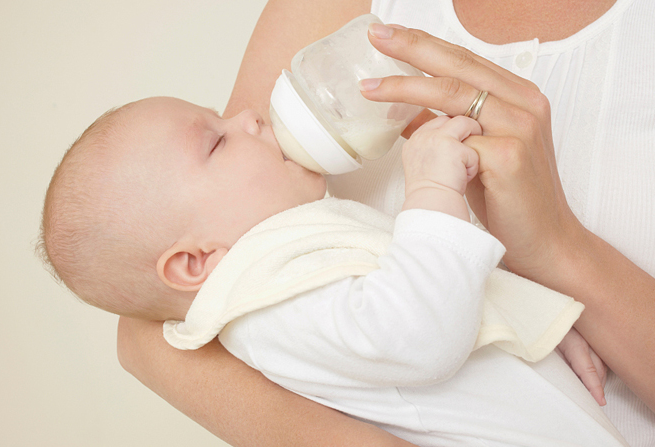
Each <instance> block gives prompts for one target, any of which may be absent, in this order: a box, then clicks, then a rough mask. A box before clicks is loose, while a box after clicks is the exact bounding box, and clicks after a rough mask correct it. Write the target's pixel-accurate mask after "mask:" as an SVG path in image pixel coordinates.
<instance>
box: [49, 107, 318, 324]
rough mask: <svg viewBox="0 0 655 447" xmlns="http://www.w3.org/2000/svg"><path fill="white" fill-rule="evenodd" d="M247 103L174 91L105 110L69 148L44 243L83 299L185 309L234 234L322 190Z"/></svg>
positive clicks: (114, 308)
mask: <svg viewBox="0 0 655 447" xmlns="http://www.w3.org/2000/svg"><path fill="white" fill-rule="evenodd" d="M324 194H325V180H324V179H323V177H322V176H320V175H319V174H316V173H313V172H310V171H308V170H306V169H304V168H302V167H300V166H299V165H297V164H295V163H294V162H292V161H289V160H285V158H284V157H283V155H282V152H281V150H280V148H279V146H278V144H277V141H276V140H275V137H274V136H273V132H272V130H271V128H270V126H267V125H264V124H263V123H262V119H261V118H260V117H259V116H258V115H257V114H256V113H255V112H252V111H246V112H242V113H241V114H239V115H237V116H235V117H233V118H230V119H222V118H221V117H220V116H219V115H218V114H217V113H216V112H214V111H212V110H210V109H205V108H202V107H199V106H196V105H193V104H190V103H187V102H185V101H182V100H179V99H174V98H149V99H145V100H142V101H137V102H135V103H131V104H128V105H126V106H123V107H121V108H119V109H117V110H114V111H110V112H108V113H106V114H105V115H103V116H102V117H100V118H99V119H98V120H97V121H96V122H95V123H93V124H92V125H91V126H90V127H89V128H88V129H87V130H86V131H85V132H84V133H83V134H82V136H81V137H80V138H79V139H78V140H77V141H76V142H75V143H74V144H73V146H72V147H71V148H70V149H69V150H68V152H67V153H66V155H65V156H64V158H63V160H62V161H61V163H60V165H59V167H58V168H57V170H56V171H55V174H54V176H53V178H52V181H51V183H50V187H49V188H48V192H47V194H46V200H45V206H44V211H43V223H42V242H41V244H40V245H41V247H42V252H43V253H44V257H45V258H46V259H47V262H48V263H49V264H50V265H51V266H52V267H53V270H54V272H55V273H56V276H58V277H59V278H60V279H61V280H63V282H64V283H65V284H66V285H67V286H68V287H69V288H70V289H71V290H72V291H73V292H74V293H75V294H76V295H78V296H79V297H80V298H81V299H83V300H84V301H86V302H88V303H90V304H92V305H94V306H97V307H100V308H102V309H105V310H108V311H110V312H113V313H117V314H121V315H127V316H132V317H139V318H147V319H158V320H161V319H183V318H184V315H185V314H186V311H187V310H188V307H189V305H190V304H191V301H192V300H193V297H194V296H195V294H196V292H197V291H198V289H199V288H200V286H201V285H202V284H203V282H204V281H205V279H206V278H207V276H208V275H209V273H211V271H212V270H213V269H214V267H215V266H216V265H217V264H218V263H219V261H220V260H221V258H222V257H223V256H224V255H225V254H226V253H227V252H228V250H229V249H230V248H231V247H232V245H233V244H234V243H235V242H236V241H237V239H239V237H241V236H242V235H243V234H245V233H246V232H247V231H248V230H249V229H250V228H252V227H253V226H254V225H256V224H257V223H259V222H261V221H262V220H264V219H266V218H268V217H270V216H272V215H274V214H276V213H278V212H281V211H284V210H286V209H289V208H292V207H294V206H297V205H301V204H304V203H309V202H312V201H314V200H318V199H321V198H323V196H324Z"/></svg>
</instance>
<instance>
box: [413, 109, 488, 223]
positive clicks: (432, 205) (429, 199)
mask: <svg viewBox="0 0 655 447" xmlns="http://www.w3.org/2000/svg"><path fill="white" fill-rule="evenodd" d="M481 133H482V129H481V128H480V125H479V124H478V122H477V121H475V120H472V119H470V118H465V117H463V116H457V117H454V118H449V117H447V116H440V117H437V118H435V119H433V120H431V121H428V122H427V123H425V124H423V125H422V126H421V127H420V128H418V129H417V130H416V131H415V132H414V133H413V134H412V136H411V138H410V139H409V140H407V142H406V143H405V145H404V146H403V166H404V169H405V205H404V206H403V209H410V208H425V209H431V210H435V211H442V212H446V213H449V214H452V215H455V216H457V217H460V218H462V219H465V220H468V219H469V214H468V210H467V208H466V203H465V202H464V198H463V196H464V192H465V191H466V185H467V183H468V182H469V181H470V180H471V179H473V177H475V176H476V175H477V173H478V154H477V152H475V151H474V150H473V149H471V148H470V147H468V146H466V145H465V144H463V143H462V141H463V140H465V139H466V138H468V137H469V136H470V135H480V134H481Z"/></svg>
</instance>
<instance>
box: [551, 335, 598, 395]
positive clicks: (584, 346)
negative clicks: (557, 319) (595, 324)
mask: <svg viewBox="0 0 655 447" xmlns="http://www.w3.org/2000/svg"><path fill="white" fill-rule="evenodd" d="M555 350H556V351H557V353H558V354H559V356H560V357H562V359H563V360H564V361H565V362H566V363H567V364H568V365H569V366H570V367H571V369H572V370H573V372H574V373H575V375H576V376H578V377H579V378H580V380H581V381H582V383H583V384H584V386H585V387H586V388H587V389H588V390H589V392H590V393H591V395H592V396H593V398H594V399H595V400H596V402H598V405H600V406H603V405H605V404H606V403H607V402H606V401H605V381H606V380H607V366H605V363H604V362H603V361H602V360H601V358H600V357H598V354H596V352H594V350H593V349H591V346H589V343H587V340H585V339H584V337H582V335H580V333H579V332H578V331H576V330H575V329H574V328H571V330H570V331H569V333H568V334H566V335H565V336H564V339H563V340H562V341H561V342H560V344H559V345H557V348H556V349H555Z"/></svg>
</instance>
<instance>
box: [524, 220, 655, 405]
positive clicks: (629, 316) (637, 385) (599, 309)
mask: <svg viewBox="0 0 655 447" xmlns="http://www.w3.org/2000/svg"><path fill="white" fill-rule="evenodd" d="M565 244H566V245H567V246H566V247H564V248H563V249H562V250H561V252H562V253H563V255H562V256H561V262H559V263H555V265H552V266H551V267H550V268H548V269H543V272H544V273H543V275H542V276H543V277H541V278H535V279H536V280H537V281H540V282H542V283H544V284H545V285H547V286H549V287H551V288H553V289H556V290H558V291H560V292H562V293H565V294H567V295H570V296H573V297H574V298H575V299H577V300H578V301H581V302H582V303H584V304H585V311H584V312H583V313H582V317H581V318H580V320H579V321H578V322H577V323H576V328H577V329H578V330H579V331H580V333H581V334H582V335H583V336H584V337H585V339H587V341H588V342H589V343H590V344H591V345H592V346H593V348H594V349H595V350H596V352H597V353H598V354H599V355H600V356H601V357H602V358H603V360H605V362H606V363H607V365H608V366H609V367H610V368H611V369H612V370H613V371H614V372H615V373H616V374H617V375H618V376H619V377H621V378H622V379H623V381H625V382H626V384H627V385H628V386H629V387H630V388H631V389H632V390H633V392H634V393H635V394H637V395H638V396H639V397H640V398H641V399H642V400H643V401H644V402H645V403H646V404H647V405H648V406H649V407H650V409H651V410H653V411H655V331H654V330H653V324H654V322H655V278H653V277H652V276H650V275H649V274H648V273H646V272H645V271H643V270H642V269H640V268H639V267H638V266H636V265H635V264H634V263H632V262H631V261H630V260H629V259H628V258H626V257H625V256H623V255H622V254H621V253H620V252H619V251H618V250H616V249H615V248H613V247H612V246H611V245H610V244H608V243H607V242H605V241H603V240H602V239H600V238H599V237H598V236H595V235H594V234H592V233H591V232H589V231H586V230H585V231H583V232H582V234H581V235H578V236H576V237H571V238H568V242H567V243H565Z"/></svg>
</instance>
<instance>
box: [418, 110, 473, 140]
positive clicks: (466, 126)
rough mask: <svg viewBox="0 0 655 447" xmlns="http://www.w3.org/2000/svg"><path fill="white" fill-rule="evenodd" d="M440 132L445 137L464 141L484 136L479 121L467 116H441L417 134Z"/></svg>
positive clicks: (429, 122) (425, 125)
mask: <svg viewBox="0 0 655 447" xmlns="http://www.w3.org/2000/svg"><path fill="white" fill-rule="evenodd" d="M437 129H438V130H439V132H441V133H442V134H443V135H445V136H448V137H450V138H454V139H456V140H457V141H463V140H465V139H466V138H468V137H470V136H471V135H482V128H481V127H480V124H478V122H477V121H475V120H474V119H471V118H467V117H465V116H456V117H454V118H449V117H446V116H439V117H437V118H435V119H433V120H430V121H428V122H427V123H425V124H423V125H422V126H421V127H420V128H419V129H418V130H417V132H429V131H436V130H437Z"/></svg>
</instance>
